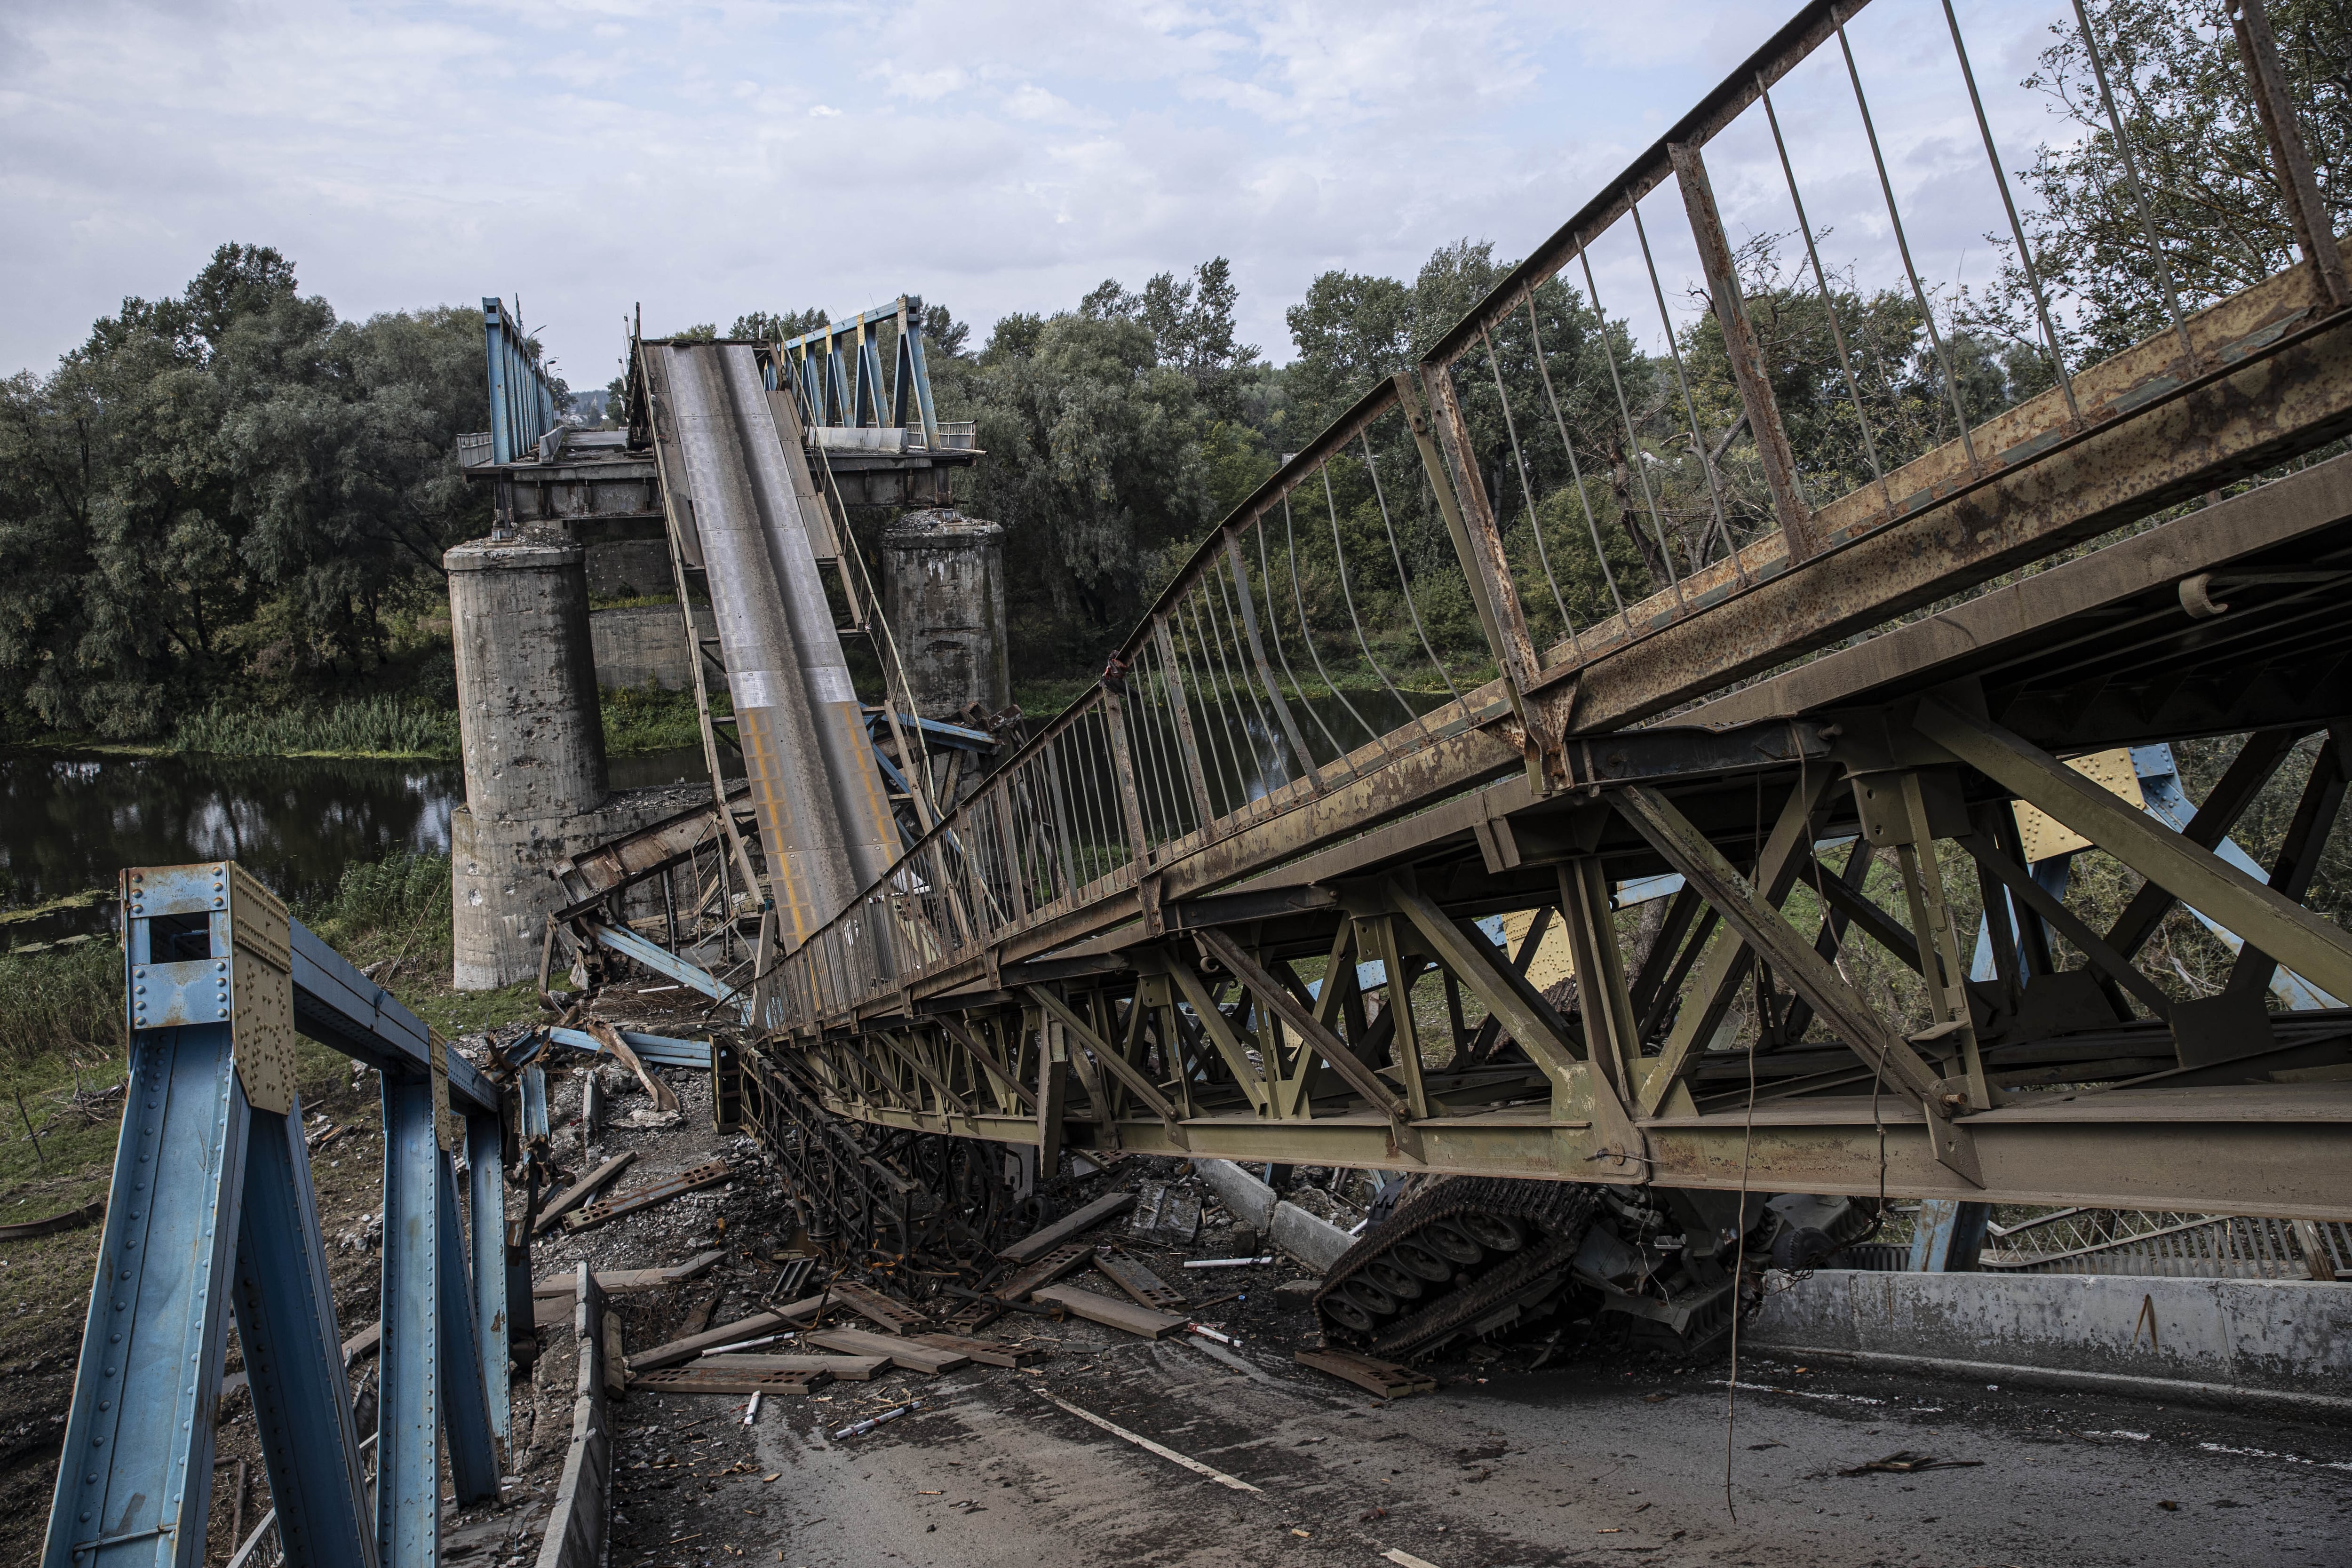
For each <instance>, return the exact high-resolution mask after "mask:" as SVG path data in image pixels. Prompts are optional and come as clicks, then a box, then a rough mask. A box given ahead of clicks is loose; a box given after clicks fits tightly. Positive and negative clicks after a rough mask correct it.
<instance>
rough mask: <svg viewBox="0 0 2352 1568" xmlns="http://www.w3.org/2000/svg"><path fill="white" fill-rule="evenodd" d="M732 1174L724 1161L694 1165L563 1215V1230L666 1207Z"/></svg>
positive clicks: (576, 1229)
mask: <svg viewBox="0 0 2352 1568" xmlns="http://www.w3.org/2000/svg"><path fill="white" fill-rule="evenodd" d="M734 1174H735V1168H734V1167H733V1166H732V1165H730V1164H729V1163H727V1162H726V1161H724V1160H712V1161H709V1162H708V1163H704V1164H700V1165H697V1166H695V1167H694V1168H693V1169H692V1170H689V1171H681V1172H679V1173H677V1175H675V1176H672V1177H670V1178H669V1180H667V1181H666V1182H656V1183H655V1184H653V1185H652V1186H650V1187H639V1188H637V1189H636V1190H635V1192H629V1193H623V1194H621V1195H620V1196H618V1197H614V1198H607V1199H605V1200H604V1202H602V1203H594V1204H590V1205H588V1206H587V1207H586V1208H584V1209H582V1210H581V1211H580V1212H578V1213H577V1214H568V1215H564V1216H563V1228H564V1230H565V1232H566V1233H567V1234H576V1233H578V1232H580V1231H583V1230H593V1229H595V1228H596V1227H597V1226H600V1225H606V1224H609V1223H610V1222H612V1221H614V1220H616V1219H620V1218H622V1217H623V1216H625V1215H633V1214H635V1213H637V1212H638V1211H639V1210H641V1209H649V1208H651V1207H653V1206H654V1205H656V1204H666V1203H667V1202H669V1201H670V1199H672V1198H677V1197H683V1196H685V1195H686V1194H688V1193H691V1192H695V1191H697V1190H698V1189H700V1188H703V1187H715V1186H717V1185H718V1184H719V1183H721V1182H724V1181H727V1180H729V1179H730V1178H731V1177H733V1175H734Z"/></svg>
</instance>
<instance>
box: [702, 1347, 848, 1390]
mask: <svg viewBox="0 0 2352 1568" xmlns="http://www.w3.org/2000/svg"><path fill="white" fill-rule="evenodd" d="M694 1364H695V1365H697V1366H720V1367H735V1368H737V1369H739V1370H741V1371H747V1372H823V1373H830V1374H832V1375H833V1376H834V1377H835V1378H837V1379H839V1380H840V1381H841V1382H843V1383H868V1382H871V1381H872V1380H873V1378H874V1375H875V1374H876V1373H883V1372H887V1371H889V1370H890V1363H889V1360H888V1358H887V1357H885V1356H878V1355H761V1354H759V1353H757V1352H739V1353H736V1354H731V1355H707V1356H704V1357H703V1358H702V1359H701V1360H700V1361H698V1362H696V1363H694Z"/></svg>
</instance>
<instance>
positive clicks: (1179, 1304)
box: [1095, 1247, 1192, 1312]
mask: <svg viewBox="0 0 2352 1568" xmlns="http://www.w3.org/2000/svg"><path fill="white" fill-rule="evenodd" d="M1095 1267H1096V1268H1099V1269H1101V1270H1102V1271H1103V1273H1104V1274H1105V1275H1106V1276H1108V1278H1109V1279H1110V1282H1111V1283H1112V1284H1114V1285H1116V1286H1118V1288H1119V1289H1122V1290H1124V1291H1126V1292H1127V1293H1128V1294H1129V1295H1130V1296H1132V1297H1134V1298H1135V1299H1136V1300H1138V1301H1139V1302H1141V1303H1142V1304H1143V1305H1144V1306H1147V1307H1156V1308H1158V1309H1159V1310H1160V1311H1163V1312H1188V1311H1190V1310H1192V1302H1190V1301H1188V1300H1185V1299H1184V1293H1183V1292H1182V1291H1181V1290H1177V1289H1171V1287H1170V1286H1169V1284H1168V1282H1167V1281H1166V1280H1164V1279H1160V1276H1159V1275H1157V1274H1154V1273H1153V1272H1152V1271H1151V1269H1150V1267H1149V1266H1148V1265H1146V1264H1145V1263H1144V1261H1143V1259H1141V1258H1138V1257H1136V1256H1135V1254H1133V1253H1131V1252H1126V1251H1122V1250H1120V1249H1119V1248H1118V1247H1096V1248H1095Z"/></svg>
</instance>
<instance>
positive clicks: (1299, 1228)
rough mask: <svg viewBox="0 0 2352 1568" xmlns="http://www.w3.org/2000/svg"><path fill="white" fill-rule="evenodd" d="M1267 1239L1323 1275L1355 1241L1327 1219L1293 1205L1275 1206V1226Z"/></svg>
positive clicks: (1281, 1250) (1278, 1248)
mask: <svg viewBox="0 0 2352 1568" xmlns="http://www.w3.org/2000/svg"><path fill="white" fill-rule="evenodd" d="M1266 1239H1267V1240H1268V1241H1269V1242H1270V1243H1271V1244H1272V1245H1273V1246H1274V1247H1275V1249H1276V1251H1279V1252H1286V1253H1288V1254H1290V1256H1291V1257H1293V1258H1297V1259H1298V1261H1299V1262H1301V1263H1304V1264H1305V1265H1307V1267H1308V1268H1312V1269H1315V1270H1317V1271H1318V1272H1320V1271H1321V1270H1323V1269H1327V1268H1330V1267H1331V1265H1333V1264H1334V1263H1337V1262H1339V1258H1340V1255H1341V1254H1343V1253H1345V1252H1346V1251H1347V1250H1348V1248H1349V1247H1353V1246H1355V1245H1356V1238H1355V1237H1352V1236H1349V1234H1348V1233H1347V1232H1346V1231H1344V1230H1341V1229H1340V1228H1339V1226H1336V1225H1333V1224H1332V1223H1331V1222H1330V1221H1329V1220H1328V1219H1322V1218H1319V1217H1318V1216H1317V1215H1311V1214H1308V1213H1307V1211H1306V1210H1305V1209H1303V1208H1300V1207H1299V1206H1298V1205H1297V1204H1294V1203H1288V1202H1284V1203H1278V1204H1276V1205H1274V1222H1273V1225H1272V1227H1271V1230H1270V1232H1269V1234H1268V1235H1267V1237H1266Z"/></svg>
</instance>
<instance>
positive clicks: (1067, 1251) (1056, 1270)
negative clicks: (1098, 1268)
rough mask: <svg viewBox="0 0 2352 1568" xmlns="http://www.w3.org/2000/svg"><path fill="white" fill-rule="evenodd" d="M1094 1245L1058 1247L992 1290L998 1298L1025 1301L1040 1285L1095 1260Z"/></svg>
mask: <svg viewBox="0 0 2352 1568" xmlns="http://www.w3.org/2000/svg"><path fill="white" fill-rule="evenodd" d="M1094 1256H1095V1249H1094V1248H1093V1247H1088V1246H1087V1245H1086V1244H1085V1243H1084V1242H1072V1243H1071V1244H1070V1245H1069V1246H1067V1247H1055V1248H1054V1250H1053V1251H1051V1252H1049V1253H1047V1254H1045V1257H1043V1258H1039V1259H1037V1261H1036V1262H1034V1263H1032V1264H1031V1265H1030V1266H1029V1267H1028V1268H1024V1269H1023V1270H1021V1272H1020V1273H1018V1274H1015V1275H1014V1276H1013V1278H1012V1279H1007V1280H1006V1281H1004V1283H1003V1284H1002V1285H999V1286H998V1287H997V1288H996V1289H995V1290H994V1291H993V1292H992V1294H994V1296H995V1297H996V1299H997V1300H1000V1301H1026V1300H1028V1299H1029V1293H1030V1292H1031V1291H1033V1290H1034V1289H1037V1288H1038V1287H1039V1286H1041V1285H1051V1284H1052V1283H1054V1281H1055V1280H1056V1279H1066V1278H1067V1277H1068V1276H1070V1275H1072V1274H1076V1272H1077V1271H1078V1270H1079V1269H1081V1268H1085V1267H1086V1266H1087V1264H1088V1263H1091V1262H1093V1261H1094Z"/></svg>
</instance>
